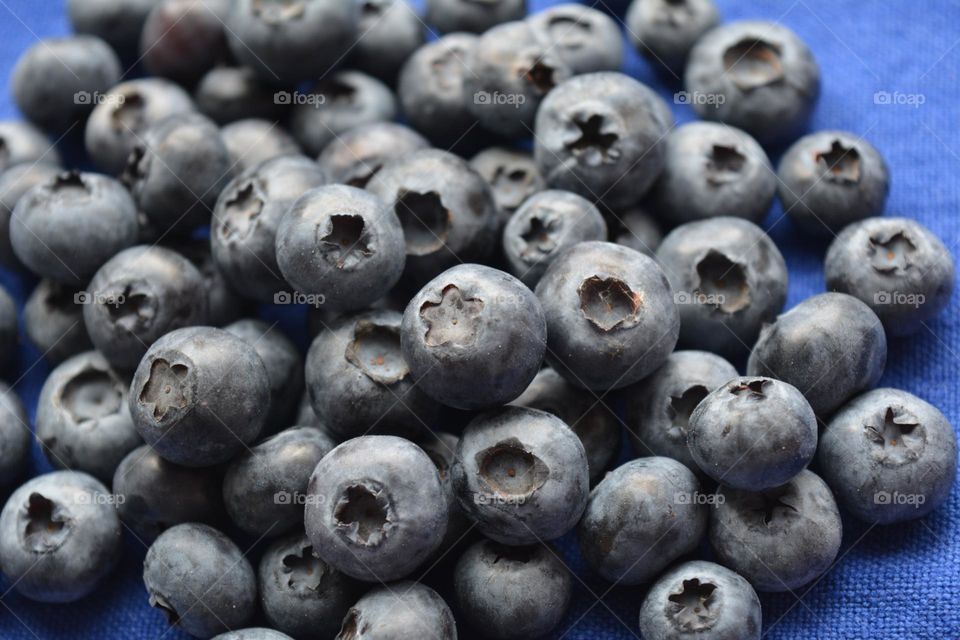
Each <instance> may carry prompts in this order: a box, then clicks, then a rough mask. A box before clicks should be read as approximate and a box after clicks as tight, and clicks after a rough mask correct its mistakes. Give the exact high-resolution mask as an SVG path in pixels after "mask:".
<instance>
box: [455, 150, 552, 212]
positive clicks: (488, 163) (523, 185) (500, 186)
mask: <svg viewBox="0 0 960 640" xmlns="http://www.w3.org/2000/svg"><path fill="white" fill-rule="evenodd" d="M470 166H471V167H473V170H474V171H476V172H477V173H479V174H480V175H481V176H482V177H483V179H484V180H486V181H487V184H488V185H489V186H490V192H491V193H492V194H493V201H494V203H495V204H496V205H497V218H498V225H499V226H500V228H503V226H504V225H506V224H507V221H508V220H509V219H510V216H512V215H513V213H514V212H515V211H516V210H517V209H519V208H520V205H522V204H523V203H524V201H526V199H527V198H529V197H530V196H532V195H533V194H535V193H537V192H538V191H543V190H544V189H545V188H546V184H545V183H544V181H543V176H541V175H540V171H539V170H538V169H537V164H536V162H534V160H533V155H532V154H531V153H529V152H527V151H521V150H519V149H509V148H507V147H489V148H487V149H484V150H483V151H481V152H480V153H478V154H477V155H475V156H473V158H471V160H470Z"/></svg>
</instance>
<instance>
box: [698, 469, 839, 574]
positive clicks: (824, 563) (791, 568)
mask: <svg viewBox="0 0 960 640" xmlns="http://www.w3.org/2000/svg"><path fill="white" fill-rule="evenodd" d="M721 498H722V499H721ZM841 536H842V525H841V522H840V513H839V511H837V503H836V501H835V500H834V498H833V494H832V493H831V492H830V488H829V487H828V486H827V484H826V483H825V482H824V481H823V480H821V479H820V477H819V476H817V475H816V474H814V473H813V472H812V471H808V470H803V471H801V472H800V473H799V474H798V475H797V476H796V477H794V478H793V479H792V480H790V482H788V483H787V484H785V485H783V486H782V487H778V488H776V489H769V490H767V491H764V492H751V491H743V490H740V489H730V488H727V487H721V488H720V489H719V490H718V492H717V495H716V503H715V505H714V506H712V507H711V508H710V544H711V545H713V549H714V551H715V552H716V554H717V561H718V562H720V563H721V564H723V565H724V566H726V567H728V568H730V569H733V570H734V571H736V572H737V573H739V574H740V575H742V576H743V577H744V578H746V579H747V580H749V581H750V583H751V584H752V585H753V587H754V588H755V589H756V590H757V591H772V592H781V591H788V590H791V589H798V588H799V587H802V586H803V585H805V584H807V583H809V582H810V581H811V580H813V579H814V578H816V577H817V576H819V575H821V574H822V573H823V572H824V571H826V570H827V569H829V568H830V565H831V564H832V563H833V560H834V558H836V557H837V552H838V551H839V550H840V538H841Z"/></svg>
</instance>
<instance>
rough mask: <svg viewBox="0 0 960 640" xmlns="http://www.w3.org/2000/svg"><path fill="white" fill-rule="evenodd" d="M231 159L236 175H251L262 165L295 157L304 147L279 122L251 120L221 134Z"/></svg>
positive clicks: (221, 131) (238, 122)
mask: <svg viewBox="0 0 960 640" xmlns="http://www.w3.org/2000/svg"><path fill="white" fill-rule="evenodd" d="M220 135H221V136H222V137H223V144H224V145H226V147H227V152H228V154H229V156H230V165H231V167H232V173H233V174H237V173H241V172H244V171H248V170H251V169H253V168H254V167H256V166H257V165H259V164H260V163H262V162H266V161H267V160H273V159H274V158H281V157H284V156H295V155H299V154H300V153H301V151H302V150H301V149H300V145H299V144H298V143H297V141H296V140H294V139H293V136H291V135H290V134H289V133H287V131H286V129H284V128H283V127H281V126H279V125H278V124H277V123H276V122H275V121H271V120H263V119H256V118H250V119H246V120H237V121H236V122H231V123H230V124H228V125H226V126H225V127H223V129H221V130H220Z"/></svg>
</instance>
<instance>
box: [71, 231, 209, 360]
mask: <svg viewBox="0 0 960 640" xmlns="http://www.w3.org/2000/svg"><path fill="white" fill-rule="evenodd" d="M86 296H87V297H88V299H87V302H88V304H85V305H84V306H83V319H84V324H85V325H86V328H87V333H88V334H89V336H90V339H91V340H92V341H93V344H94V345H95V346H96V347H97V350H98V351H100V352H101V353H102V354H103V355H104V357H105V358H106V359H107V360H108V361H109V362H110V364H111V365H112V366H114V367H116V368H118V369H121V370H128V371H129V370H132V369H134V368H135V367H136V366H137V365H138V364H139V363H140V359H141V358H142V357H143V354H145V353H146V352H147V349H148V348H149V346H150V345H151V344H153V343H154V342H156V341H157V340H159V339H160V338H161V337H162V336H164V335H166V334H167V333H169V332H171V331H173V330H174V329H181V328H183V327H190V326H194V325H198V324H203V323H204V322H206V320H207V310H208V306H207V296H206V290H205V288H204V285H203V276H202V275H201V274H200V272H199V271H198V270H197V268H196V267H194V266H193V264H192V263H191V262H190V261H189V260H187V259H186V258H184V257H183V256H181V255H180V254H179V253H177V252H175V251H171V250H170V249H165V248H163V247H148V246H143V245H140V246H137V247H131V248H130V249H127V250H125V251H121V252H120V253H118V254H117V255H115V256H114V257H113V258H111V259H110V260H109V261H107V263H106V264H104V265H103V266H102V267H101V268H100V270H99V271H97V273H96V275H94V276H93V279H92V280H91V281H90V284H89V285H88V286H87V293H86Z"/></svg>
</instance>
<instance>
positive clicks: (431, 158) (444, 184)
mask: <svg viewBox="0 0 960 640" xmlns="http://www.w3.org/2000/svg"><path fill="white" fill-rule="evenodd" d="M367 190H368V191H370V192H371V193H372V194H374V195H375V196H378V197H379V198H380V199H381V200H383V201H384V202H386V203H387V204H388V205H389V206H390V208H392V209H393V210H394V212H395V213H396V214H397V216H398V217H399V218H400V223H401V225H402V226H403V231H404V236H405V241H406V245H407V262H406V272H405V275H406V276H407V279H409V280H411V281H413V282H414V283H416V284H422V283H425V282H427V281H428V280H430V279H431V278H433V277H434V276H436V275H437V274H438V273H440V272H441V271H443V270H444V269H448V268H450V267H452V266H454V265H457V264H461V263H462V262H471V261H475V260H481V259H483V258H485V257H486V256H487V255H489V253H490V251H491V250H492V248H493V246H494V244H495V243H496V230H497V207H496V205H495V204H494V201H493V195H492V193H491V192H490V188H489V187H488V186H487V183H486V182H485V181H484V180H483V178H482V177H481V176H480V174H478V173H477V172H476V171H474V170H473V169H472V168H470V165H469V164H467V162H466V161H464V160H462V159H461V158H459V157H458V156H455V155H453V154H452V153H447V152H445V151H440V150H438V149H425V150H423V151H417V152H415V153H412V154H410V155H408V156H406V157H405V158H398V159H397V160H394V161H393V162H391V163H389V164H387V165H386V166H384V167H383V169H381V170H380V172H379V173H377V175H376V176H374V177H373V180H371V181H370V183H369V184H368V185H367ZM458 257H459V260H458V259H457V258H458Z"/></svg>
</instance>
